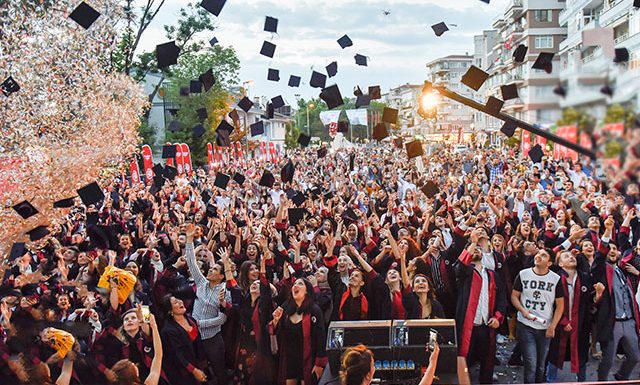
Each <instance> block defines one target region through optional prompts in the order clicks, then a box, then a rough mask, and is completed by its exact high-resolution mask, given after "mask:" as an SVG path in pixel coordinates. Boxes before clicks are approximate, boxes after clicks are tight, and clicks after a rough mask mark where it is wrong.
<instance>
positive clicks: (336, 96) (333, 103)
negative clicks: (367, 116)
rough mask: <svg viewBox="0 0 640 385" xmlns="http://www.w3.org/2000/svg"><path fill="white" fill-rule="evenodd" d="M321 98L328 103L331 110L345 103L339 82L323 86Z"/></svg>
mask: <svg viewBox="0 0 640 385" xmlns="http://www.w3.org/2000/svg"><path fill="white" fill-rule="evenodd" d="M320 99H322V100H324V101H325V103H327V107H328V108H329V109H330V110H331V109H334V108H336V107H339V106H342V105H343V104H344V100H342V95H341V94H340V89H339V88H338V85H337V84H334V85H331V86H329V87H327V88H323V89H322V91H321V92H320Z"/></svg>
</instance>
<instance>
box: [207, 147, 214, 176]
mask: <svg viewBox="0 0 640 385" xmlns="http://www.w3.org/2000/svg"><path fill="white" fill-rule="evenodd" d="M207 164H208V165H209V171H211V170H213V146H212V145H211V143H207Z"/></svg>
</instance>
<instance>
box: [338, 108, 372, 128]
mask: <svg viewBox="0 0 640 385" xmlns="http://www.w3.org/2000/svg"><path fill="white" fill-rule="evenodd" d="M344 112H345V113H346V114H347V119H349V123H351V125H352V126H366V125H367V124H368V123H369V121H368V119H367V110H364V109H359V110H345V111H344Z"/></svg>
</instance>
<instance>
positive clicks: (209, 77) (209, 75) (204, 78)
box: [198, 68, 216, 92]
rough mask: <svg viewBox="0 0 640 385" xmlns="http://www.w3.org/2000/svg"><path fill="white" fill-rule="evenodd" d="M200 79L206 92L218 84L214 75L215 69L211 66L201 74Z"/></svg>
mask: <svg viewBox="0 0 640 385" xmlns="http://www.w3.org/2000/svg"><path fill="white" fill-rule="evenodd" d="M198 79H199V80H200V81H201V82H202V85H203V86H204V91H205V92H207V91H209V90H210V89H211V87H213V85H214V84H216V77H215V76H213V70H212V69H211V68H209V70H208V71H207V72H205V73H203V74H202V75H200V77H199V78H198Z"/></svg>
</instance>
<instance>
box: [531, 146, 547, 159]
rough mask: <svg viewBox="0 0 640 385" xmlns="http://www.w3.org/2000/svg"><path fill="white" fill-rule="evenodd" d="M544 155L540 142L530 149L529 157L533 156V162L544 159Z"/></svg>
mask: <svg viewBox="0 0 640 385" xmlns="http://www.w3.org/2000/svg"><path fill="white" fill-rule="evenodd" d="M543 155H544V153H543V152H542V147H540V144H536V145H535V146H533V147H531V149H530V150H529V158H531V160H532V161H533V163H540V162H541V161H542V156H543Z"/></svg>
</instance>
